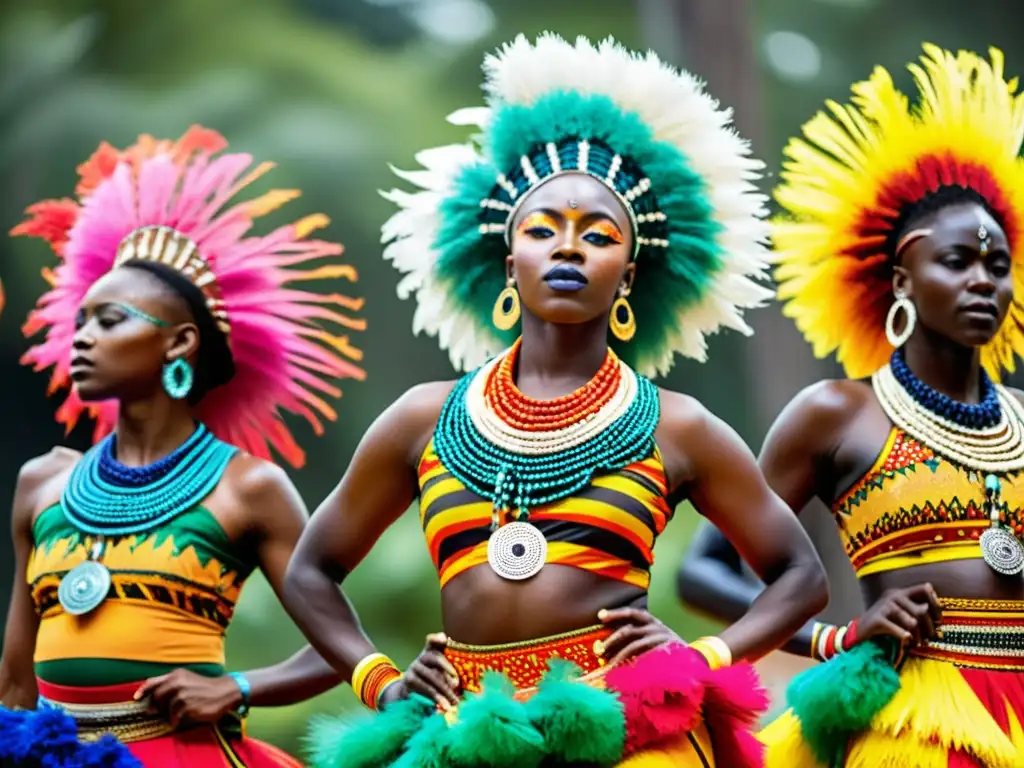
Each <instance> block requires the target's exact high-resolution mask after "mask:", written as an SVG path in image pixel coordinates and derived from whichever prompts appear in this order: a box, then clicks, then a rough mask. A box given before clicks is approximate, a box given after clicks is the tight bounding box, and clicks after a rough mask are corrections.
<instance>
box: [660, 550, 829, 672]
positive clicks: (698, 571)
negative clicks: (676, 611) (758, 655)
mask: <svg viewBox="0 0 1024 768" xmlns="http://www.w3.org/2000/svg"><path fill="white" fill-rule="evenodd" d="M678 591H679V597H680V599H682V601H683V603H685V604H686V605H687V606H689V607H692V608H695V609H697V610H699V611H702V612H704V613H706V614H708V615H709V616H711V617H712V618H715V619H719V620H721V621H725V622H738V621H740V620H741V619H742V618H743V617H744V616H745V615H746V613H747V612H748V611H749V610H750V608H751V606H752V605H753V604H754V602H755V601H756V600H757V598H758V597H760V595H761V594H762V593H763V592H764V584H761V583H760V582H754V581H751V580H749V579H747V578H745V577H744V576H743V575H742V574H738V573H736V572H735V571H734V570H732V569H731V568H730V567H729V566H728V565H726V564H724V563H722V562H719V561H718V560H715V559H713V558H695V559H693V560H688V561H687V562H686V563H684V564H683V567H682V568H681V569H680V571H679V580H678ZM814 624H815V621H814V620H813V619H812V620H811V621H808V622H807V623H805V624H804V625H803V626H802V627H800V629H799V630H798V631H797V633H796V634H795V635H793V636H792V637H791V638H789V640H787V641H786V642H785V644H783V645H782V648H781V649H782V650H784V651H786V652H787V653H792V654H795V655H797V656H810V655H811V635H812V633H813V631H814Z"/></svg>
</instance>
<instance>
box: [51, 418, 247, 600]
mask: <svg viewBox="0 0 1024 768" xmlns="http://www.w3.org/2000/svg"><path fill="white" fill-rule="evenodd" d="M237 450H238V449H237V448H235V447H234V446H232V445H228V444H227V443H224V442H222V441H220V440H218V439H217V438H216V437H214V436H213V433H212V432H210V431H209V430H208V429H207V428H206V427H205V426H204V425H203V424H199V425H198V426H197V427H196V430H195V431H194V432H193V433H192V435H191V436H190V437H189V438H188V440H186V441H185V442H184V443H182V444H181V445H180V446H179V447H178V448H176V449H175V450H174V451H173V452H172V453H170V454H168V455H167V456H165V457H164V458H162V459H160V460H159V461H157V462H154V463H153V464H150V465H147V466H145V467H129V466H127V465H125V464H122V463H121V462H119V461H118V460H117V459H116V458H115V451H116V437H115V435H110V436H109V437H107V438H106V439H104V440H103V441H102V442H100V443H99V444H97V445H96V446H94V447H93V448H92V449H91V450H89V451H88V452H87V453H86V454H85V456H83V457H82V460H81V461H79V462H78V464H77V465H75V468H74V469H73V470H72V472H71V477H70V478H69V479H68V483H67V485H66V486H65V488H64V492H63V493H62V494H61V499H60V505H61V509H62V510H63V512H64V516H65V517H66V518H67V520H68V522H70V523H71V524H72V525H73V526H74V527H75V528H77V529H78V530H79V531H81V532H83V533H86V534H90V535H92V536H95V537H97V538H96V541H95V543H94V545H93V546H92V547H91V548H90V553H89V558H88V559H87V560H86V561H85V562H84V563H81V564H79V565H77V566H76V567H75V568H73V569H71V571H70V572H69V573H68V574H67V575H66V576H65V577H64V578H63V579H62V580H61V583H60V587H59V589H58V597H59V599H60V601H61V604H62V605H63V606H64V609H65V611H66V612H67V613H69V614H72V615H82V614H85V613H89V612H90V611H92V610H94V609H95V608H96V607H97V606H99V605H100V603H102V602H103V600H104V599H106V596H107V592H108V590H109V588H110V572H109V571H108V570H107V569H106V568H105V567H104V566H103V565H101V564H100V563H99V562H98V561H99V559H100V557H101V556H102V553H103V548H104V541H105V539H106V538H107V537H120V536H130V535H132V534H139V533H145V532H147V531H151V530H153V529H154V528H157V527H159V526H161V525H164V524H165V523H167V522H169V521H170V520H172V519H174V518H175V517H177V516H178V515H180V514H182V513H183V512H186V511H188V510H189V509H192V508H193V507H195V506H196V504H198V503H199V502H200V501H202V500H203V499H204V498H205V497H206V496H208V495H209V494H210V492H211V491H212V490H213V489H214V488H215V487H216V485H217V483H218V482H219V481H220V479H221V477H222V476H223V474H224V470H225V469H226V468H227V465H228V462H230V461H231V458H232V457H233V456H234V455H235V453H236V452H237Z"/></svg>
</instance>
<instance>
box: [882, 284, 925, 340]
mask: <svg viewBox="0 0 1024 768" xmlns="http://www.w3.org/2000/svg"><path fill="white" fill-rule="evenodd" d="M901 309H902V310H903V311H904V313H906V315H907V319H906V322H904V324H903V330H902V331H899V332H897V331H896V315H898V314H899V312H900V310H901ZM915 325H917V308H916V307H915V306H914V303H913V302H912V301H911V300H910V299H908V298H907V297H906V295H904V294H903V293H897V294H896V301H894V302H893V303H892V306H891V307H889V314H888V315H887V316H886V318H885V338H887V339H888V340H889V343H890V344H892V345H893V346H894V347H896V348H897V349H899V348H900V347H902V346H903V345H904V344H906V343H907V339H909V338H910V335H911V334H912V333H913V332H914V326H915Z"/></svg>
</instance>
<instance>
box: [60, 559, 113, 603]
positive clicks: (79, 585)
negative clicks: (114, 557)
mask: <svg viewBox="0 0 1024 768" xmlns="http://www.w3.org/2000/svg"><path fill="white" fill-rule="evenodd" d="M109 592H110V571H108V570H107V569H106V566H103V565H100V564H99V563H97V562H96V561H95V560H86V561H85V562H84V563H79V564H78V565H76V566H75V567H74V568H72V569H71V570H70V571H68V572H67V574H65V576H64V578H63V579H61V580H60V586H59V587H58V588H57V599H58V600H60V604H61V606H62V607H63V608H64V612H65V613H67V614H70V615H71V616H84V615H85V614H87V613H90V612H91V611H94V610H96V608H97V607H98V606H99V605H100V603H102V602H103V601H104V600H106V599H107V594H108V593H109Z"/></svg>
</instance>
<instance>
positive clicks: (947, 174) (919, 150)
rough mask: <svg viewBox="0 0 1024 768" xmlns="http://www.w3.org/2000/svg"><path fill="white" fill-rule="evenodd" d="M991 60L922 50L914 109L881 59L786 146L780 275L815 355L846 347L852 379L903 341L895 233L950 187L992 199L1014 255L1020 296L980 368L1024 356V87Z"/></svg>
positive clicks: (841, 354)
mask: <svg viewBox="0 0 1024 768" xmlns="http://www.w3.org/2000/svg"><path fill="white" fill-rule="evenodd" d="M989 54H990V57H991V60H986V59H984V58H982V57H980V56H978V55H976V54H974V53H970V52H966V51H961V52H959V53H957V54H953V53H951V52H949V51H945V50H942V49H940V48H938V47H936V46H934V45H925V46H924V54H923V55H922V56H921V58H920V61H919V63H915V64H911V65H910V66H909V67H908V69H909V70H910V72H911V73H912V74H913V76H914V80H915V82H916V84H917V87H918V90H919V92H920V101H919V103H918V104H917V106H916V107H914V108H912V107H911V106H910V103H909V99H908V98H907V96H905V95H904V94H903V93H901V92H900V91H898V90H897V89H896V87H895V85H894V84H893V81H892V77H891V76H890V74H889V73H888V72H887V71H886V70H885V69H883V68H881V67H878V68H876V69H875V70H874V72H873V73H872V74H871V77H870V78H868V79H867V80H865V81H863V82H860V83H857V84H855V85H854V86H853V88H852V93H853V96H852V98H851V100H850V101H851V103H849V104H838V103H836V102H833V101H829V102H826V107H827V110H828V111H827V113H826V112H824V111H822V112H819V113H818V114H816V115H815V116H814V117H813V118H811V120H809V121H808V122H807V123H806V124H805V125H804V126H803V138H794V139H791V140H790V142H789V145H788V146H787V147H786V149H785V155H786V158H787V159H786V161H785V162H784V164H783V173H782V179H783V181H782V183H781V184H780V185H779V186H778V187H777V189H776V191H775V198H776V200H777V201H778V202H779V204H780V205H781V206H782V207H783V209H784V213H783V214H782V215H781V216H780V217H778V218H777V219H776V220H775V221H774V222H773V233H772V234H773V240H774V243H775V261H776V263H777V267H776V270H775V277H776V280H777V281H778V283H779V289H778V296H779V299H780V300H782V301H783V302H784V303H785V304H784V308H783V312H784V314H786V315H787V316H788V317H791V318H793V319H794V320H795V321H796V324H797V327H798V328H799V329H800V331H801V333H803V335H804V338H806V339H807V341H808V342H810V344H811V345H812V347H813V348H814V354H815V355H816V356H818V357H825V356H827V355H829V354H832V353H833V352H835V354H836V358H837V360H838V361H839V362H840V363H841V364H842V365H843V367H844V368H845V369H846V374H847V375H848V376H849V377H850V378H862V377H864V376H868V375H870V374H871V373H873V372H874V371H876V370H877V369H878V368H880V367H881V366H882V365H884V364H885V363H886V361H887V360H888V359H889V356H890V355H891V354H892V351H893V348H892V347H891V346H890V345H889V342H888V341H887V340H886V337H885V316H886V313H887V312H888V310H889V307H890V305H891V304H892V301H893V292H892V263H891V257H890V255H889V254H888V253H887V252H886V251H887V249H886V245H885V244H886V242H887V240H888V239H889V237H890V235H891V234H892V229H893V226H894V225H895V223H896V221H897V219H898V218H899V216H900V213H901V211H904V210H905V209H906V208H907V206H910V205H913V204H914V203H916V202H918V201H920V200H921V199H922V198H924V197H925V196H926V195H928V194H929V193H932V192H936V191H938V190H939V189H941V188H942V187H947V186H954V185H956V186H962V187H965V188H968V189H971V190H973V191H975V192H976V193H978V194H979V195H981V197H982V198H983V199H984V200H985V201H986V203H987V204H988V205H989V206H990V208H991V209H992V210H993V211H994V212H995V213H996V214H997V218H998V219H999V220H1000V223H1001V224H1002V225H1003V228H1004V230H1005V232H1006V235H1007V238H1008V239H1009V243H1010V248H1011V253H1013V254H1014V256H1015V258H1014V263H1013V281H1014V289H1015V292H1014V294H1015V299H1014V302H1013V304H1012V305H1011V308H1010V314H1009V316H1008V317H1007V319H1006V321H1005V322H1004V323H1003V326H1002V328H1001V329H1000V331H999V333H998V334H997V335H996V337H995V338H994V339H993V340H992V341H991V342H989V344H987V345H986V346H985V347H984V349H983V350H982V364H983V365H984V366H985V368H986V369H987V370H988V372H989V373H990V375H992V376H993V377H996V378H997V377H998V376H999V375H1000V373H1001V369H1002V368H1006V369H1007V370H1010V371H1012V370H1013V369H1014V367H1015V361H1014V354H1015V353H1016V354H1022V353H1024V333H1022V329H1024V303H1022V302H1024V262H1022V260H1021V259H1020V258H1016V255H1017V246H1018V243H1019V239H1020V235H1021V227H1022V226H1024V166H1022V164H1021V161H1020V160H1018V156H1017V155H1018V151H1019V150H1020V146H1021V141H1022V139H1024V95H1022V94H1018V93H1017V80H1016V79H1014V80H1010V81H1007V80H1006V79H1005V77H1004V75H1003V55H1002V52H1001V51H999V50H996V49H994V48H993V49H991V50H990V51H989Z"/></svg>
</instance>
